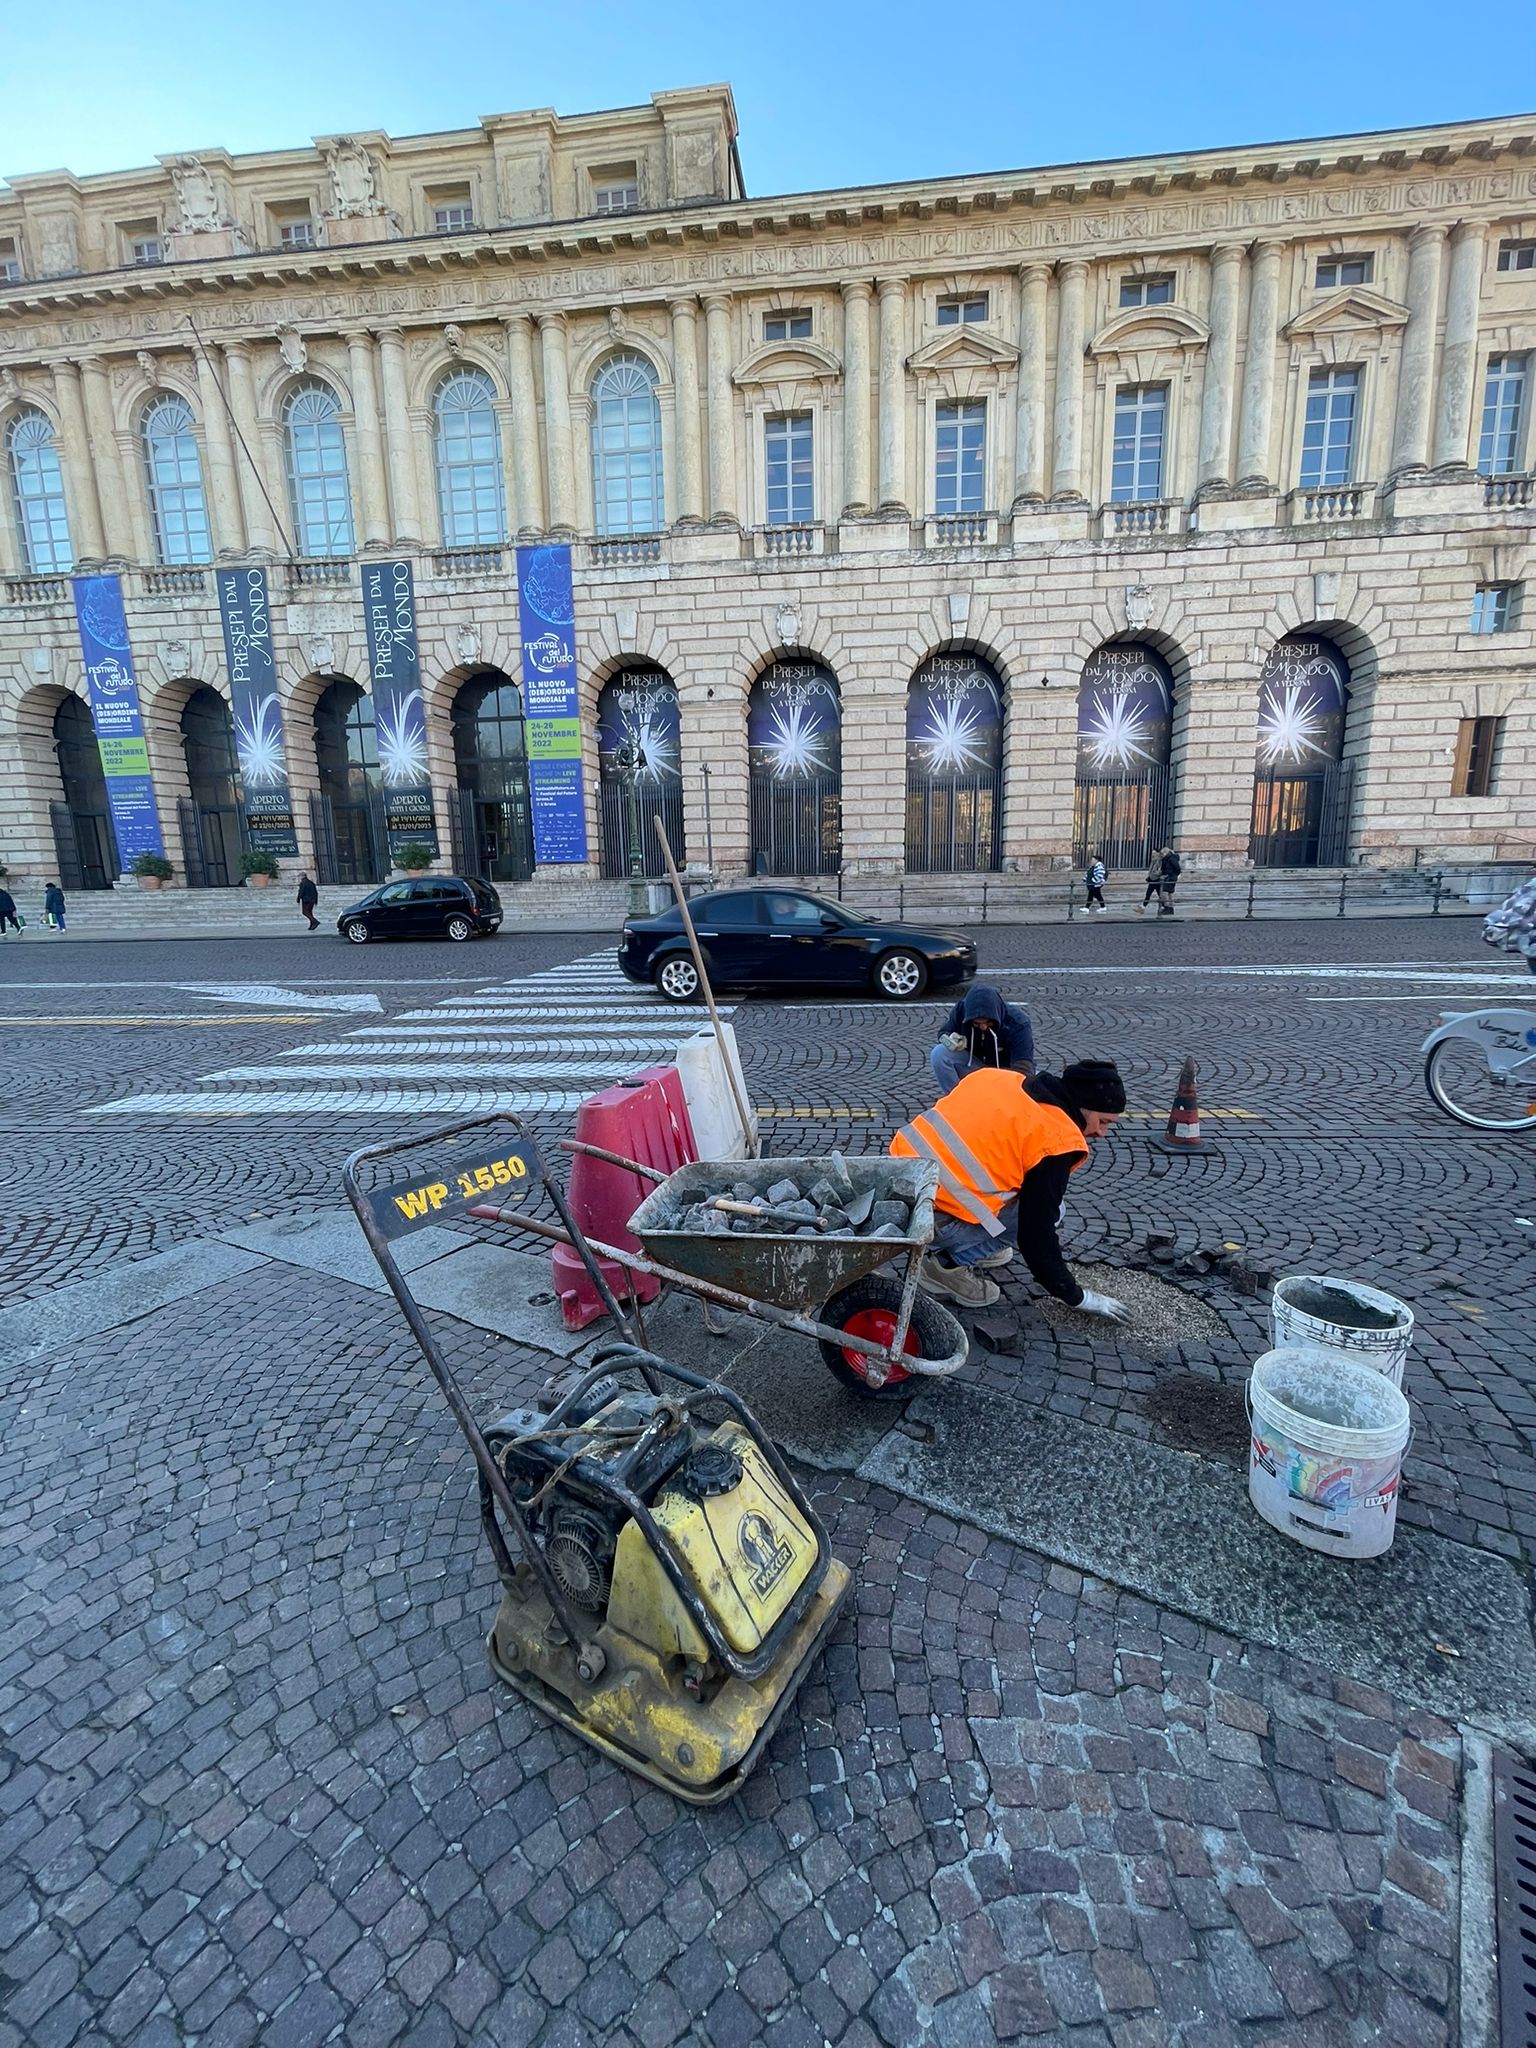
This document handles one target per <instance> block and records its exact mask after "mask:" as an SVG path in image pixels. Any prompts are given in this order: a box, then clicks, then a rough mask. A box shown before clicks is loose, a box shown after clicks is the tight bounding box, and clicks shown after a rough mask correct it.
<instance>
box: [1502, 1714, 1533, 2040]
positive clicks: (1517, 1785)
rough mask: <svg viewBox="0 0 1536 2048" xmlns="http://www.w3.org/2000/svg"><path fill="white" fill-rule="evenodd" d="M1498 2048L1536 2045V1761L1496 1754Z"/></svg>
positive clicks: (1506, 1751)
mask: <svg viewBox="0 0 1536 2048" xmlns="http://www.w3.org/2000/svg"><path fill="white" fill-rule="evenodd" d="M1493 1879H1494V1892H1495V1899H1496V1902H1497V1915H1498V1956H1499V2048H1536V1765H1532V1764H1531V1763H1529V1762H1528V1761H1527V1760H1526V1758H1524V1757H1522V1756H1516V1755H1514V1753H1513V1752H1512V1751H1510V1750H1507V1749H1496V1750H1495V1751H1494V1753H1493Z"/></svg>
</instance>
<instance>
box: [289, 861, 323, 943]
mask: <svg viewBox="0 0 1536 2048" xmlns="http://www.w3.org/2000/svg"><path fill="white" fill-rule="evenodd" d="M294 901H295V902H296V903H297V904H298V906H299V908H300V910H302V911H303V913H304V915H305V916H306V917H307V918H308V919H309V928H310V930H311V931H312V932H317V931H319V929H320V920H319V918H318V917H316V915H315V905H316V904H317V903H318V902H319V901H320V891H319V890H318V889H317V888H316V887H315V885H314V883H313V882H312V881H311V880H310V878H309V876H308V875H307V874H305V875H300V877H299V888H298V894H297V895H296V896H295V897H294Z"/></svg>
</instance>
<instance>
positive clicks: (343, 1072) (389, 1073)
mask: <svg viewBox="0 0 1536 2048" xmlns="http://www.w3.org/2000/svg"><path fill="white" fill-rule="evenodd" d="M634 1071H635V1063H634V1061H633V1060H568V1061H566V1063H565V1064H564V1065H563V1066H557V1065H546V1066H539V1065H530V1064H529V1063H528V1062H527V1061H524V1060H519V1061H518V1062H517V1063H516V1064H515V1065H507V1064H505V1063H498V1062H497V1061H495V1060H413V1061H412V1062H411V1064H410V1065H409V1066H408V1067H406V1066H399V1065H391V1064H390V1063H389V1062H388V1061H387V1060H358V1061H355V1062H354V1063H353V1064H352V1065H350V1066H341V1065H339V1064H338V1065H335V1066H329V1065H328V1066H327V1067H326V1070H325V1075H324V1079H325V1080H326V1081H328V1082H329V1081H491V1080H500V1079H502V1078H505V1079H506V1080H508V1081H582V1080H590V1081H620V1080H622V1079H623V1078H624V1076H625V1075H626V1074H632V1073H633V1072H634ZM202 1078H203V1079H204V1080H205V1081H291V1080H292V1079H293V1069H292V1068H291V1067H221V1068H220V1069H219V1071H218V1072H217V1073H216V1074H204V1075H203V1077H202Z"/></svg>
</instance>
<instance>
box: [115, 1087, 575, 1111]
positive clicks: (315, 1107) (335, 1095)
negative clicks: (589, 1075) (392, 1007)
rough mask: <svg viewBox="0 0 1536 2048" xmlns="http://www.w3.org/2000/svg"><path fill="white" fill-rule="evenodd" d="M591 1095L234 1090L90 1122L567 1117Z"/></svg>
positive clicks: (141, 1105)
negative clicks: (130, 1117)
mask: <svg viewBox="0 0 1536 2048" xmlns="http://www.w3.org/2000/svg"><path fill="white" fill-rule="evenodd" d="M587 1092H588V1091H585V1090H583V1091H579V1092H577V1091H571V1090H562V1089H532V1090H521V1089H516V1088H498V1089H479V1088H423V1089H421V1090H419V1091H413V1090H411V1089H409V1088H347V1089H325V1088H307V1089H302V1090H298V1089H296V1090H293V1091H291V1092H290V1091H271V1092H269V1091H266V1090H261V1089H253V1090H251V1091H250V1092H249V1093H245V1094H242V1093H240V1092H238V1091H236V1090H231V1091H230V1092H229V1093H228V1094H224V1095H220V1094H217V1093H214V1092H209V1093H207V1094H199V1093H188V1094H182V1095H132V1096H129V1097H128V1098H127V1099H126V1100H124V1101H122V1102H101V1103H98V1104H97V1105H96V1106H95V1108H94V1109H90V1110H88V1111H87V1112H86V1114H87V1115H88V1116H113V1115H116V1114H119V1113H121V1112H124V1111H132V1112H133V1114H134V1115H136V1116H440V1117H450V1116H474V1115H476V1114H478V1113H479V1112H480V1111H482V1110H493V1109H499V1110H513V1111H517V1112H520V1113H526V1112H528V1111H539V1112H542V1113H544V1114H550V1115H553V1114H564V1113H568V1112H569V1111H571V1110H573V1109H578V1108H579V1107H580V1106H581V1104H582V1103H583V1102H585V1101H586V1099H587Z"/></svg>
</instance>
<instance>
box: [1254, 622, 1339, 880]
mask: <svg viewBox="0 0 1536 2048" xmlns="http://www.w3.org/2000/svg"><path fill="white" fill-rule="evenodd" d="M1348 707H1349V664H1348V663H1347V662H1346V661H1345V659H1344V657H1343V655H1342V654H1340V652H1339V650H1338V648H1337V647H1335V646H1334V644H1333V642H1332V641H1331V640H1323V639H1320V638H1319V637H1318V636H1317V635H1316V634H1313V633H1292V634H1289V635H1288V636H1287V637H1286V638H1285V639H1284V640H1282V641H1280V642H1279V643H1278V645H1276V646H1275V647H1274V648H1272V649H1271V651H1270V655H1269V659H1268V660H1267V661H1266V662H1265V664H1264V670H1263V673H1262V675H1261V676H1260V678H1259V746H1258V760H1257V762H1256V764H1255V770H1254V779H1253V825H1252V837H1251V838H1250V841H1249V846H1248V857H1249V859H1250V860H1252V861H1253V862H1254V864H1255V866H1257V867H1267V868H1332V867H1339V866H1341V865H1342V864H1343V861H1344V858H1345V855H1346V852H1347V850H1348V846H1349V808H1350V786H1351V782H1352V779H1353V772H1352V771H1353V764H1352V763H1350V762H1347V761H1346V760H1345V759H1344V720H1345V715H1346V713H1347V710H1348Z"/></svg>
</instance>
